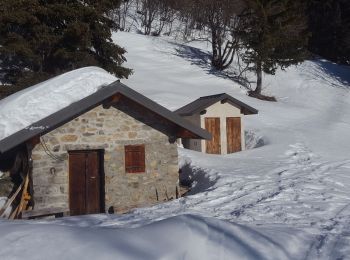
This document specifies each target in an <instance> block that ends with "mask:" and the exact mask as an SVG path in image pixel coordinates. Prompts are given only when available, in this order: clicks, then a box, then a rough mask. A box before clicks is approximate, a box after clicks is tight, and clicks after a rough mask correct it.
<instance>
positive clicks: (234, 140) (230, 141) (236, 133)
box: [226, 117, 242, 153]
mask: <svg viewBox="0 0 350 260" xmlns="http://www.w3.org/2000/svg"><path fill="white" fill-rule="evenodd" d="M226 132H227V153H235V152H239V151H241V150H242V141H241V118H240V117H228V118H226Z"/></svg>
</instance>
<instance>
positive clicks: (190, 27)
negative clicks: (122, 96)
mask: <svg viewBox="0 0 350 260" xmlns="http://www.w3.org/2000/svg"><path fill="white" fill-rule="evenodd" d="M349 5H350V2H349V1H346V0H327V1H321V0H308V1H302V0H297V1H293V0H283V1H280V0H279V1H276V0H215V1H211V0H177V1H175V0H126V1H120V0H106V1H99V2H98V3H96V2H94V1H69V3H68V2H67V1H63V0H61V1H54V2H51V1H39V0H30V1H27V2H26V5H23V4H22V1H19V0H14V1H8V0H5V1H2V3H1V5H0V11H1V13H2V14H3V15H2V16H1V17H0V82H1V83H2V84H3V85H2V86H1V87H0V98H1V96H6V95H9V94H11V93H14V92H16V91H18V90H20V89H23V88H26V87H28V86H30V85H32V84H34V83H37V82H40V81H42V80H44V79H47V78H50V77H52V76H55V75H57V74H60V73H63V72H66V71H69V70H72V69H75V68H80V67H84V66H89V65H98V66H100V67H103V68H104V69H106V70H107V71H109V72H111V73H113V74H114V75H116V76H118V77H121V78H125V77H128V76H129V75H130V73H131V72H132V71H131V70H130V69H129V68H124V67H123V66H122V63H123V62H124V61H125V58H124V54H125V51H127V50H125V49H123V48H121V47H119V46H118V45H117V44H115V43H112V42H111V38H110V37H111V32H112V31H117V30H123V31H131V30H132V31H135V30H136V31H138V32H139V33H141V34H145V35H152V36H155V37H156V36H160V35H167V36H170V37H172V38H182V39H183V40H185V41H194V40H200V41H203V40H204V41H207V42H208V43H209V44H210V45H211V51H210V53H209V55H210V60H211V66H212V69H213V70H216V71H222V72H223V73H225V74H227V75H228V76H229V77H230V78H231V79H232V80H234V81H236V82H240V84H242V85H243V86H244V87H246V88H247V89H248V90H249V93H250V95H252V96H255V97H258V98H264V99H269V97H266V96H264V95H262V93H261V92H262V89H263V87H264V82H263V79H262V73H267V74H271V75H274V74H275V72H276V70H277V69H278V68H282V69H285V68H287V67H288V66H290V65H295V64H300V62H302V61H304V60H305V59H308V58H311V57H313V54H316V55H320V56H323V57H325V58H327V59H330V60H332V61H335V62H339V63H342V64H349V53H350V47H349V46H350V44H349V42H350V22H349V17H350V14H349V12H350V11H349V10H350V6H349ZM233 62H234V65H233V64H232V63H233ZM131 69H132V68H131ZM251 74H254V75H255V79H254V78H252V77H251V76H248V75H251ZM272 99H273V98H272Z"/></svg>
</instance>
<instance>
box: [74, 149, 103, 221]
mask: <svg viewBox="0 0 350 260" xmlns="http://www.w3.org/2000/svg"><path fill="white" fill-rule="evenodd" d="M102 165H103V163H102V156H101V152H100V151H89V150H87V151H72V152H69V209H70V215H71V216H73V215H84V214H96V213H101V212H103V207H104V205H103V204H104V203H103V202H104V201H103V200H104V187H103V183H104V181H103V174H102V173H103V171H102V170H101V169H102V167H101V166H102Z"/></svg>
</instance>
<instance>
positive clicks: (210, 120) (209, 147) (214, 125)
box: [205, 117, 221, 154]
mask: <svg viewBox="0 0 350 260" xmlns="http://www.w3.org/2000/svg"><path fill="white" fill-rule="evenodd" d="M205 129H206V130H207V131H208V132H209V133H211V134H212V139H211V140H210V141H208V140H207V141H206V152H207V153H210V154H221V138H220V118H219V117H207V118H205Z"/></svg>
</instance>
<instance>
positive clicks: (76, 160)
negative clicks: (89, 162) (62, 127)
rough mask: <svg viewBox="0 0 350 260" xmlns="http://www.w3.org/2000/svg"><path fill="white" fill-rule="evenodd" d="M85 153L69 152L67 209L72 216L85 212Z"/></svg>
mask: <svg viewBox="0 0 350 260" xmlns="http://www.w3.org/2000/svg"><path fill="white" fill-rule="evenodd" d="M85 169H86V153H84V152H70V153H69V210H70V213H71V215H72V216H74V215H83V214H85V213H86V185H85V182H86V176H85V174H86V172H85Z"/></svg>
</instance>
